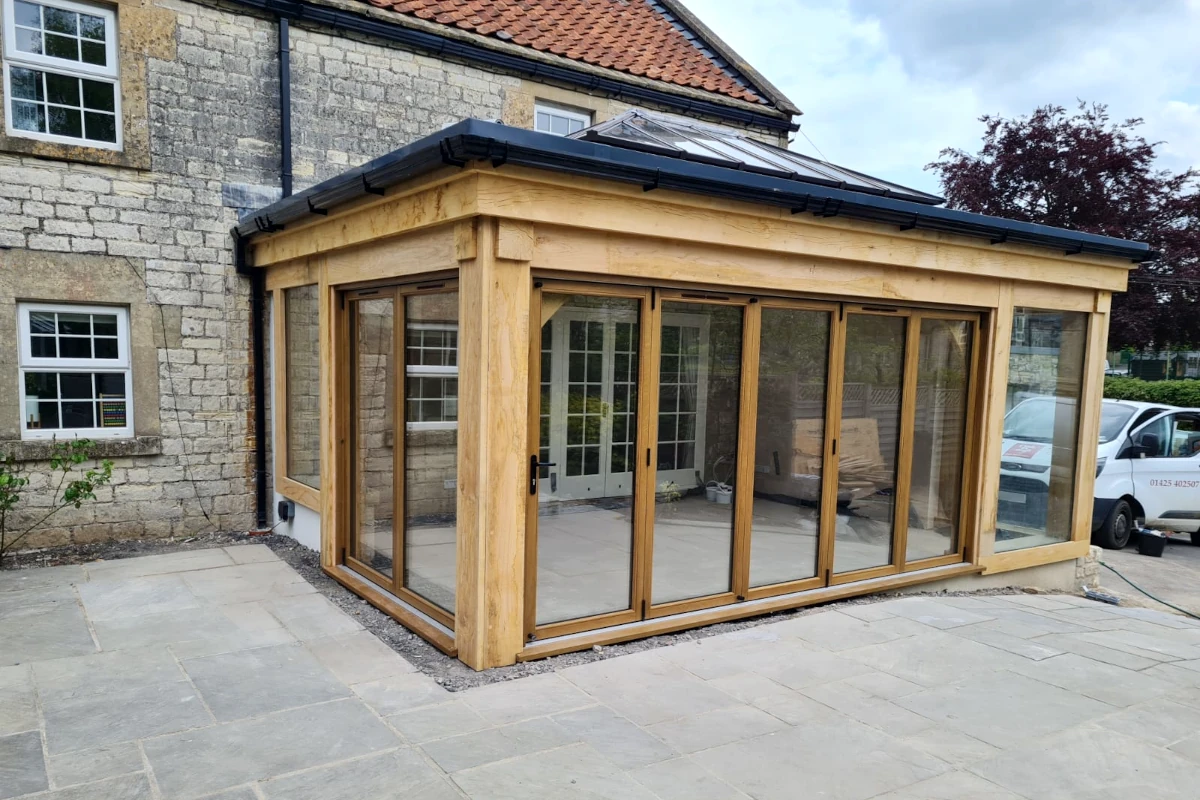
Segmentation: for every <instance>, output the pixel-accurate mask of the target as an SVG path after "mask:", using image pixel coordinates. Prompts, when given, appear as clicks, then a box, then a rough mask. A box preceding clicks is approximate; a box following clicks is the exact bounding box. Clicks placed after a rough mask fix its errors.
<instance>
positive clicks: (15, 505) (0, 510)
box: [0, 439, 113, 565]
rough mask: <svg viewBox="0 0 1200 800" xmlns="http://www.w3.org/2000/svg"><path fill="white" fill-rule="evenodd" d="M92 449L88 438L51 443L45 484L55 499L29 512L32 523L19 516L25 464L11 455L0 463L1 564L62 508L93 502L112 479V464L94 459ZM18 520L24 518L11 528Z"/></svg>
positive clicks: (25, 482)
mask: <svg viewBox="0 0 1200 800" xmlns="http://www.w3.org/2000/svg"><path fill="white" fill-rule="evenodd" d="M92 448H93V443H92V441H91V440H89V439H69V440H67V441H63V442H60V441H58V440H57V439H55V440H54V441H53V442H52V443H51V444H50V458H49V459H48V461H47V462H46V465H47V470H48V473H49V474H48V481H47V483H48V484H53V485H54V497H53V499H52V500H51V502H50V505H49V506H43V507H39V508H38V509H36V510H35V511H32V512H30V513H33V514H34V515H35V518H34V519H33V521H32V522H30V521H29V514H28V513H22V509H21V502H22V500H23V499H24V497H25V496H26V495H27V494H28V492H29V482H30V477H29V474H28V472H27V470H26V463H25V462H21V461H17V459H16V458H15V457H14V456H13V455H12V454H11V453H10V454H8V455H7V456H5V457H4V459H3V460H0V565H3V563H4V557H5V556H6V555H7V554H8V553H9V552H10V551H12V550H13V548H15V547H16V546H17V545H18V544H19V543H20V542H21V540H22V539H24V538H25V537H26V536H28V535H29V534H31V533H33V532H34V531H36V530H38V529H39V528H40V527H42V526H43V525H45V524H46V523H47V522H48V521H49V520H50V518H51V517H53V516H54V515H55V514H57V513H58V512H60V511H62V510H63V509H65V508H80V507H81V506H82V505H83V504H84V503H86V502H88V501H89V500H95V499H96V490H97V489H99V488H100V487H101V486H104V485H105V484H107V483H109V481H111V480H112V470H113V464H112V462H111V461H107V460H104V461H100V460H97V459H95V458H93V457H92ZM89 462H90V465H89ZM38 512H41V513H40V514H39V513H38ZM18 518H23V519H21V521H20V522H19V523H17V524H15V525H14V522H15V521H16V520H17V519H18Z"/></svg>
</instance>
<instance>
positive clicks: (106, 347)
mask: <svg viewBox="0 0 1200 800" xmlns="http://www.w3.org/2000/svg"><path fill="white" fill-rule="evenodd" d="M92 347H93V350H94V353H95V355H94V357H95V358H106V359H116V358H118V357H119V353H118V352H117V340H116V339H106V338H100V339H94V340H92Z"/></svg>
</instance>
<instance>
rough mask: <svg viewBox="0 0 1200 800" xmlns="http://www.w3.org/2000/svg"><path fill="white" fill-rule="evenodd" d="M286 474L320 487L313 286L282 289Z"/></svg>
mask: <svg viewBox="0 0 1200 800" xmlns="http://www.w3.org/2000/svg"><path fill="white" fill-rule="evenodd" d="M283 301H284V302H283V323H284V329H285V330H284V351H283V357H284V380H285V381H286V391H285V395H286V397H287V408H286V409H285V412H286V414H287V417H286V423H285V428H286V430H287V476H288V477H289V478H291V479H292V480H294V481H299V482H300V483H303V484H304V485H306V486H311V487H312V488H314V489H319V488H321V432H320V421H321V416H320V415H321V411H320V403H319V398H320V369H319V363H320V354H319V352H318V345H319V342H320V338H319V336H318V329H319V328H318V325H317V318H318V316H319V313H318V308H317V287H316V286H315V285H313V286H297V287H294V288H292V289H284V290H283Z"/></svg>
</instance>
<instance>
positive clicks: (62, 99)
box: [46, 72, 93, 119]
mask: <svg viewBox="0 0 1200 800" xmlns="http://www.w3.org/2000/svg"><path fill="white" fill-rule="evenodd" d="M88 83H93V81H88ZM46 99H47V100H48V101H50V102H51V103H58V104H59V105H62V106H76V107H78V106H79V79H78V78H72V77H71V76H69V75H56V74H54V73H53V72H47V73H46ZM52 119H53V117H52Z"/></svg>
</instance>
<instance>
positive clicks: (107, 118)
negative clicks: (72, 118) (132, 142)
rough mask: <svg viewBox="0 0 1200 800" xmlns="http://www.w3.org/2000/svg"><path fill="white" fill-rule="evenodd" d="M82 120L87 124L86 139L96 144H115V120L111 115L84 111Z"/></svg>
mask: <svg viewBox="0 0 1200 800" xmlns="http://www.w3.org/2000/svg"><path fill="white" fill-rule="evenodd" d="M83 118H84V122H85V123H86V124H87V134H86V135H87V138H89V139H93V140H95V141H97V142H115V141H116V140H117V118H116V117H115V116H113V115H112V114H101V113H98V112H95V111H85V112H84V114H83Z"/></svg>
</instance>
